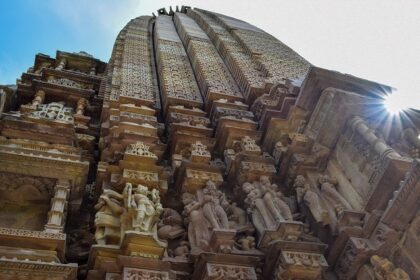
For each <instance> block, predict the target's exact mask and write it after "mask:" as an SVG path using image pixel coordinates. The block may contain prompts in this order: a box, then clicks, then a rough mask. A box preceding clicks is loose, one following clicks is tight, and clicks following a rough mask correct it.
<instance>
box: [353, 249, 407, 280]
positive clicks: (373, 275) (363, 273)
mask: <svg viewBox="0 0 420 280" xmlns="http://www.w3.org/2000/svg"><path fill="white" fill-rule="evenodd" d="M357 280H410V276H409V275H408V274H407V273H406V272H405V271H404V270H403V269H401V268H395V266H394V264H393V263H392V262H390V261H389V260H388V259H387V258H382V257H380V256H378V255H374V256H372V257H371V258H370V264H366V265H364V266H362V267H361V268H360V269H359V272H358V273H357Z"/></svg>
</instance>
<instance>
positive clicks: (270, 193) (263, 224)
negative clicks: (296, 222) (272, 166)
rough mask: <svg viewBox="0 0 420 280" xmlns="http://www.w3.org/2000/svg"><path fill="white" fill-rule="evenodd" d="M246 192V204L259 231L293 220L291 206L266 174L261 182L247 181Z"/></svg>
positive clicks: (244, 186)
mask: <svg viewBox="0 0 420 280" xmlns="http://www.w3.org/2000/svg"><path fill="white" fill-rule="evenodd" d="M242 190H243V191H244V192H245V194H246V196H247V197H246V199H245V204H246V205H248V209H247V211H248V213H250V214H251V217H252V222H253V224H254V226H255V227H256V229H257V231H258V232H259V233H260V234H262V233H263V232H264V230H267V229H275V228H276V227H277V226H278V225H279V223H280V222H283V221H286V220H293V218H292V214H291V211H290V208H289V206H288V205H287V204H286V203H285V202H284V201H283V200H282V199H281V197H282V194H281V192H280V191H278V189H277V185H275V184H271V183H270V181H269V179H268V178H267V177H266V176H261V178H260V181H259V182H253V183H252V184H251V183H249V182H246V183H244V184H243V185H242Z"/></svg>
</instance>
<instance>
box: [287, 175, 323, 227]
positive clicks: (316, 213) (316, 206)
mask: <svg viewBox="0 0 420 280" xmlns="http://www.w3.org/2000/svg"><path fill="white" fill-rule="evenodd" d="M293 187H294V188H295V190H296V195H297V201H298V203H302V202H303V203H304V204H305V205H306V206H307V207H308V208H309V210H310V211H311V213H312V216H313V217H314V219H315V220H316V221H317V222H323V223H324V224H327V223H328V211H327V209H325V206H324V204H323V202H322V201H321V200H320V198H319V196H318V194H317V193H316V192H314V191H313V190H311V188H310V186H309V184H308V183H307V182H306V179H305V177H303V176H302V175H298V176H297V177H296V179H295V182H294V184H293Z"/></svg>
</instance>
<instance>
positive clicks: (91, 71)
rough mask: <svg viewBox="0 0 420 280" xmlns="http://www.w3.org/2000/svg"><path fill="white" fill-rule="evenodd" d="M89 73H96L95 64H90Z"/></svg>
mask: <svg viewBox="0 0 420 280" xmlns="http://www.w3.org/2000/svg"><path fill="white" fill-rule="evenodd" d="M89 74H91V75H96V64H95V65H92V67H90V73H89Z"/></svg>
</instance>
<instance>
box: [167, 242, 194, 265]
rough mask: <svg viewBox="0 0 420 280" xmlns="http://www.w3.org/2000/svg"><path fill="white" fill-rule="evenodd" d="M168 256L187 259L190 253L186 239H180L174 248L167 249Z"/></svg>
mask: <svg viewBox="0 0 420 280" xmlns="http://www.w3.org/2000/svg"><path fill="white" fill-rule="evenodd" d="M168 253H169V256H170V257H172V258H176V259H184V260H185V259H187V258H188V255H189V253H190V247H189V243H188V241H185V240H183V241H181V242H180V243H179V245H178V247H176V248H175V249H174V250H169V251H168Z"/></svg>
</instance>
